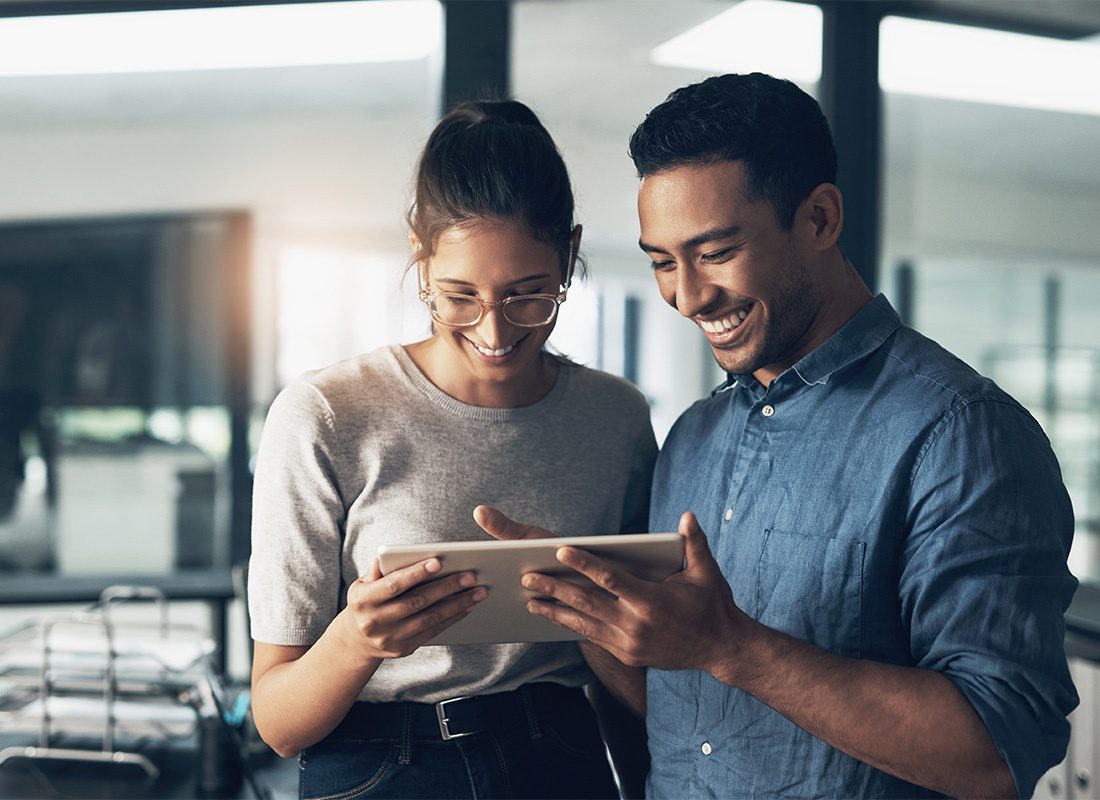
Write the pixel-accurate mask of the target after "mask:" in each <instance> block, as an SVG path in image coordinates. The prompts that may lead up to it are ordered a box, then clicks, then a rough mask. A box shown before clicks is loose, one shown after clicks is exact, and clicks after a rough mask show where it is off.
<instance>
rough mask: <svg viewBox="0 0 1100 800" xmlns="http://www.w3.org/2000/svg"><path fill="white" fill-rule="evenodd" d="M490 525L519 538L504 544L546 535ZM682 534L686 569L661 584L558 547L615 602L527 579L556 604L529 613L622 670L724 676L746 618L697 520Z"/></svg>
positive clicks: (533, 576)
mask: <svg viewBox="0 0 1100 800" xmlns="http://www.w3.org/2000/svg"><path fill="white" fill-rule="evenodd" d="M495 514H498V515H500V517H503V516H504V515H503V514H500V512H495ZM504 519H505V520H507V518H506V517H505V518H504ZM495 521H496V522H497V527H498V529H501V530H509V531H513V532H516V533H517V534H520V535H517V536H514V537H508V538H534V536H532V534H533V533H534V535H535V536H537V535H539V534H538V533H535V532H541V535H549V534H547V533H546V532H545V531H541V529H540V528H535V527H534V526H523V525H519V524H518V523H511V525H513V526H515V527H509V526H508V525H507V524H505V523H501V522H500V521H499V520H495ZM508 522H511V521H510V520H508ZM489 532H490V533H494V532H493V531H492V530H490V531H489ZM494 535H496V534H495V533H494ZM680 535H681V536H683V537H684V552H685V556H686V566H685V568H684V570H683V571H681V572H678V573H676V574H675V575H672V576H671V577H669V578H667V579H666V580H664V581H659V582H657V581H647V580H643V579H641V578H637V577H634V576H633V575H631V574H630V573H629V572H626V571H625V570H622V569H619V568H618V567H616V566H613V565H612V564H611V563H610V562H608V561H606V560H604V559H601V558H599V557H597V556H595V555H592V554H591V553H588V552H586V551H584V550H583V549H581V548H578V547H563V548H561V550H559V551H558V554H557V555H558V560H559V561H560V562H561V563H563V564H565V565H566V566H567V567H570V568H572V569H575V570H576V571H577V572H580V573H581V574H582V575H585V576H587V577H588V578H589V579H591V580H592V582H593V583H595V584H596V585H597V586H600V587H602V588H603V589H605V590H607V592H610V593H611V594H612V595H614V597H610V596H608V595H607V594H606V593H604V592H600V591H597V590H594V589H592V588H591V587H589V588H585V587H581V586H577V585H575V584H573V583H570V582H569V581H565V580H561V579H557V578H552V577H550V576H548V575H543V574H539V573H529V574H527V575H525V576H524V579H523V585H524V586H525V587H526V588H528V589H531V590H532V591H536V592H538V593H539V594H543V595H546V596H547V597H550V598H553V600H556V601H558V602H556V603H555V602H551V601H549V600H531V601H529V602H528V604H527V607H528V610H529V611H531V612H532V613H534V614H539V615H540V616H543V617H546V618H547V619H549V620H551V621H552V622H555V623H557V624H558V625H561V626H562V627H565V628H568V629H569V630H572V631H575V632H576V633H579V634H580V635H581V636H583V637H585V638H586V639H588V640H590V641H592V642H594V643H596V644H598V645H599V646H600V647H602V648H604V649H605V650H607V651H608V652H609V653H611V654H612V655H614V656H615V657H616V658H618V659H619V660H620V661H622V662H623V663H624V664H628V665H631V666H648V667H657V668H659V669H703V670H707V671H712V670H713V671H716V672H717V671H722V672H724V671H727V670H728V664H726V663H724V662H725V660H726V659H728V657H729V644H730V643H731V642H733V641H736V633H735V629H736V628H737V627H738V626H739V624H741V623H743V622H746V621H748V617H746V616H745V614H744V613H743V612H742V611H741V610H740V609H738V608H737V606H736V604H735V603H734V601H733V594H732V592H731V591H730V587H729V584H728V583H726V579H725V578H724V577H723V576H722V572H721V570H719V568H718V564H717V563H716V562H715V560H714V558H713V557H712V556H711V554H710V548H709V547H708V546H707V539H706V536H705V535H704V534H703V531H702V529H701V528H700V527H699V523H698V522H697V521H696V519H695V515H694V514H691V513H686V514H684V515H683V516H682V517H681V518H680ZM499 538H504V537H503V536H501V537H499Z"/></svg>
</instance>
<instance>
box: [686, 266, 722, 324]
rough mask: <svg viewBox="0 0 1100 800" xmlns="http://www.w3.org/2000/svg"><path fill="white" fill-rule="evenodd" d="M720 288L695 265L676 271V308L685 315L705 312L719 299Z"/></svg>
mask: <svg viewBox="0 0 1100 800" xmlns="http://www.w3.org/2000/svg"><path fill="white" fill-rule="evenodd" d="M719 294H720V292H719V289H718V287H717V286H715V285H714V284H713V283H711V282H710V281H708V280H707V279H706V277H705V276H703V275H700V274H699V271H698V270H696V269H695V268H694V267H690V266H687V267H680V268H679V269H677V271H676V310H677V311H679V312H680V313H681V314H682V315H684V316H685V317H694V316H695V315H697V314H700V313H703V312H704V311H706V310H707V308H709V307H710V306H712V305H714V302H715V301H716V300H717V299H718V295H719Z"/></svg>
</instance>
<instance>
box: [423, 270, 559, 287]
mask: <svg viewBox="0 0 1100 800" xmlns="http://www.w3.org/2000/svg"><path fill="white" fill-rule="evenodd" d="M549 277H550V273H549V272H543V273H540V274H538V275H528V276H527V277H526V278H517V279H516V280H514V281H510V282H509V283H506V284H504V285H505V286H515V285H517V284H520V283H529V282H531V281H541V280H544V279H546V278H549ZM435 282H436V283H450V284H453V285H455V286H471V287H475V286H476V284H473V283H470V282H469V281H460V280H459V279H458V278H435Z"/></svg>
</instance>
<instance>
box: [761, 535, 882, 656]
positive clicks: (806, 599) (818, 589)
mask: <svg viewBox="0 0 1100 800" xmlns="http://www.w3.org/2000/svg"><path fill="white" fill-rule="evenodd" d="M864 549H865V545H864V543H863V542H860V541H853V540H850V539H846V540H842V539H828V538H824V537H820V536H806V535H804V534H800V533H792V532H789V531H765V533H764V549H763V552H762V553H761V555H760V563H759V568H758V571H757V572H758V574H757V579H756V613H755V614H754V616H755V617H756V619H757V620H759V621H760V622H761V623H763V624H764V625H767V626H768V627H769V628H775V629H776V630H779V631H783V632H784V633H787V634H790V635H791V636H794V637H797V638H799V639H802V640H804V641H807V642H811V643H812V644H815V645H817V646H818V647H822V648H824V649H826V650H830V651H832V652H834V653H838V654H840V655H844V656H852V657H855V658H858V657H859V656H860V633H861V625H862V607H861V601H862V594H863V552H864Z"/></svg>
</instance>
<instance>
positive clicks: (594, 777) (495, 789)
mask: <svg viewBox="0 0 1100 800" xmlns="http://www.w3.org/2000/svg"><path fill="white" fill-rule="evenodd" d="M361 705H368V704H361ZM386 705H390V706H393V705H396V704H386ZM409 705H415V704H409ZM419 710H421V711H423V708H421V709H419ZM389 733H391V735H387V736H376V735H375V734H374V733H373V732H372V730H371V725H370V724H362V725H356V726H349V725H346V724H344V723H342V724H341V725H340V726H339V727H338V728H337V729H336V730H335V731H333V732H332V733H331V734H329V735H328V736H327V737H326V738H324V739H322V740H321V741H320V742H318V743H317V744H315V745H313V746H312V747H309V748H307V749H306V750H305V751H303V752H302V754H301V755H300V756H299V757H298V768H299V782H298V788H299V797H300V798H303V800H356V798H370V797H385V798H479V799H480V798H608V800H614V799H615V798H618V796H619V795H618V792H617V790H616V789H615V783H614V779H613V778H612V775H611V769H610V766H609V765H608V761H607V756H606V751H605V750H604V745H603V740H602V739H601V738H600V733H599V730H598V728H597V725H596V717H595V714H594V713H593V712H592V709H591V707H590V706H589V705H588V701H587V700H586V699H585V698H584V695H583V693H582V692H581V690H580V689H576V690H573V692H572V694H571V699H569V698H567V699H566V700H565V701H564V702H555V703H554V704H553V705H552V706H544V707H541V708H538V709H537V710H532V712H531V714H530V715H529V716H528V718H526V719H523V720H521V721H520V723H519V724H515V725H508V726H504V727H499V728H496V729H493V730H487V731H485V732H482V733H476V734H472V735H470V736H464V737H462V738H457V739H451V740H447V741H444V740H443V739H442V738H441V736H440V735H439V734H438V733H435V735H434V736H433V735H430V732H428V731H425V730H423V726H421V728H420V729H418V730H416V731H412V732H410V731H405V732H404V733H403V734H399V735H392V733H393V732H392V731H391V732H389Z"/></svg>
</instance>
